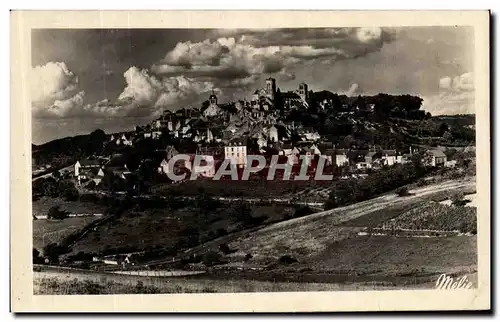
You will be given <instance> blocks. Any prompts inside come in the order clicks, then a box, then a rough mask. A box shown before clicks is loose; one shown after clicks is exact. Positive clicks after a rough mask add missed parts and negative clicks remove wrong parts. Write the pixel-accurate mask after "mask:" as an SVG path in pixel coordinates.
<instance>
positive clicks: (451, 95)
mask: <svg viewBox="0 0 500 322" xmlns="http://www.w3.org/2000/svg"><path fill="white" fill-rule="evenodd" d="M474 99H475V96H474V77H473V74H472V73H464V74H461V75H458V76H446V77H442V78H441V79H440V80H439V93H438V94H436V95H432V96H429V97H424V102H423V109H425V110H426V111H429V112H431V113H432V114H433V115H445V114H472V113H474Z"/></svg>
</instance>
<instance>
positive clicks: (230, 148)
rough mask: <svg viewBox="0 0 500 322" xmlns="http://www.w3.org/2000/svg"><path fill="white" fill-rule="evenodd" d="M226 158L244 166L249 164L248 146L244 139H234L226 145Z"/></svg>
mask: <svg viewBox="0 0 500 322" xmlns="http://www.w3.org/2000/svg"><path fill="white" fill-rule="evenodd" d="M224 158H225V159H230V160H231V164H236V165H238V166H240V167H241V166H244V165H246V164H247V146H246V144H245V142H243V141H242V140H233V141H231V142H229V143H228V144H227V145H226V146H225V147H224Z"/></svg>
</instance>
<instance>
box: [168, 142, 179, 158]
mask: <svg viewBox="0 0 500 322" xmlns="http://www.w3.org/2000/svg"><path fill="white" fill-rule="evenodd" d="M177 154H179V151H177V150H176V149H175V148H174V147H173V146H171V145H169V146H167V147H166V148H165V159H166V160H167V161H169V160H170V159H172V158H173V157H174V156H176V155H177Z"/></svg>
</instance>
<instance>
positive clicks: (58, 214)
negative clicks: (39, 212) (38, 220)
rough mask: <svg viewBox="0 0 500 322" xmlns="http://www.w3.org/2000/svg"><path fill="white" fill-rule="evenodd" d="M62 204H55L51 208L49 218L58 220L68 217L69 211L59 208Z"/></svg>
mask: <svg viewBox="0 0 500 322" xmlns="http://www.w3.org/2000/svg"><path fill="white" fill-rule="evenodd" d="M59 207H60V206H53V207H51V208H50V209H49V212H48V214H47V218H48V219H57V220H62V219H65V218H68V214H69V213H68V212H67V211H64V210H61V209H59Z"/></svg>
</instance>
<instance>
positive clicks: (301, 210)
mask: <svg viewBox="0 0 500 322" xmlns="http://www.w3.org/2000/svg"><path fill="white" fill-rule="evenodd" d="M312 213H314V211H312V210H311V208H309V206H298V207H297V208H295V213H294V215H293V216H294V217H295V218H298V217H303V216H307V215H310V214H312Z"/></svg>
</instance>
